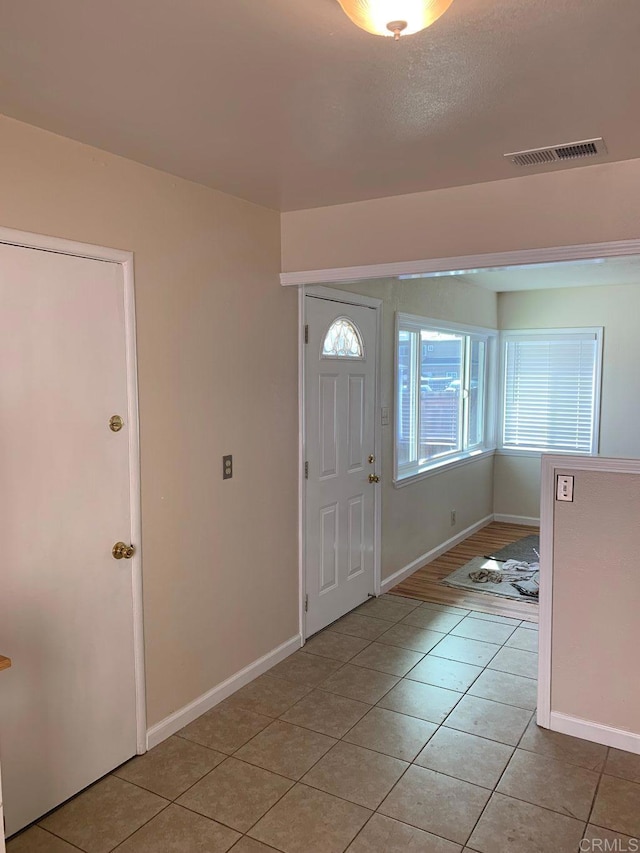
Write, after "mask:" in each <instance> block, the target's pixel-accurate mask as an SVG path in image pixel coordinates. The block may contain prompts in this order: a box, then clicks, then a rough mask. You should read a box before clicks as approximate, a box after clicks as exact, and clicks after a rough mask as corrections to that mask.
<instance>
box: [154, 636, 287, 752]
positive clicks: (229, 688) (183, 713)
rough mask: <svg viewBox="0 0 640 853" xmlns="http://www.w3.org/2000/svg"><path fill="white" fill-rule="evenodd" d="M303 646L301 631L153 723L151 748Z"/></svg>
mask: <svg viewBox="0 0 640 853" xmlns="http://www.w3.org/2000/svg"><path fill="white" fill-rule="evenodd" d="M301 646H302V638H301V637H300V634H296V636H295V637H291V639H290V640H287V641H286V642H285V643H282V645H280V646H278V647H277V648H275V649H272V650H271V651H270V652H268V653H267V654H266V655H263V656H262V657H261V658H258V660H254V661H253V663H250V664H249V666H245V668H244V669H241V670H240V672H236V673H235V675H232V676H231V677H230V678H227V680H226V681H223V682H221V683H220V684H218V685H216V686H215V687H214V688H212V689H211V690H208V691H207V692H206V693H203V694H202V696H199V697H198V698H197V699H194V701H193V702H190V703H189V704H188V705H185V706H184V707H183V708H180V709H179V710H178V711H174V713H173V714H169V716H168V717H165V718H164V720H160V722H159V723H156V724H155V725H154V726H151V728H150V729H148V731H147V749H152V748H153V747H154V746H157V745H158V744H159V743H162V741H163V740H166V739H167V738H168V737H171V735H173V734H175V733H176V732H177V731H179V730H180V729H181V728H183V727H184V726H186V725H188V724H189V723H192V722H193V721H194V720H195V719H197V718H198V717H199V716H200V715H201V714H204V713H205V711H210V710H211V708H213V707H214V706H215V705H217V704H218V703H219V702H222V700H223V699H226V698H227V697H228V696H231V694H232V693H235V692H236V690H239V689H240V688H241V687H244V686H245V684H248V683H249V682H250V681H253V679H254V678H257V677H258V676H259V675H262V674H263V673H264V672H266V671H267V670H269V669H271V667H272V666H275V665H276V664H277V663H280V661H282V660H284V659H285V658H286V657H289V655H291V654H293V652H295V651H297V650H298V649H299V648H301Z"/></svg>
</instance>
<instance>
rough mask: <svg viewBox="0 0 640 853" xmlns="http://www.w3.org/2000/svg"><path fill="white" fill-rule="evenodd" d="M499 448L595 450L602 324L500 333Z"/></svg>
mask: <svg viewBox="0 0 640 853" xmlns="http://www.w3.org/2000/svg"><path fill="white" fill-rule="evenodd" d="M502 348H503V413H502V448H503V449H505V450H513V451H517V450H521V451H532V452H540V451H547V452H548V451H557V452H562V453H583V454H593V453H597V452H598V429H599V415H600V411H599V410H600V377H601V372H602V370H601V365H602V355H601V353H602V329H601V328H594V329H566V330H565V329H558V330H556V329H554V330H545V331H531V332H524V331H523V332H503V334H502Z"/></svg>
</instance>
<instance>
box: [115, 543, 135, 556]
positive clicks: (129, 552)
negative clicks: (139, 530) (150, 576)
mask: <svg viewBox="0 0 640 853" xmlns="http://www.w3.org/2000/svg"><path fill="white" fill-rule="evenodd" d="M135 552H136V549H135V548H134V546H133V545H125V543H124V542H116V544H115V545H114V546H113V548H112V549H111V553H112V554H113V556H114V559H116V560H123V559H124V560H130V559H131V558H132V557H133V555H134V554H135Z"/></svg>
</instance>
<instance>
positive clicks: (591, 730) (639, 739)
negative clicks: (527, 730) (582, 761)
mask: <svg viewBox="0 0 640 853" xmlns="http://www.w3.org/2000/svg"><path fill="white" fill-rule="evenodd" d="M549 728H550V729H551V731H553V732H562V734H564V735H573V737H579V738H582V739H583V740H590V741H593V742H594V743H602V744H604V745H605V746H613V747H615V748H616V749H622V750H624V751H625V752H634V753H636V754H637V755H640V734H634V733H633V732H629V731H626V729H614V728H612V727H611V726H604V725H602V723H593V722H591V721H590V720H581V719H580V718H579V717H571V716H569V715H568V714H560V713H559V712H558V711H552V712H551V714H550V717H549Z"/></svg>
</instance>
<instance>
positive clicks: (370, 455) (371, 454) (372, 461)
mask: <svg viewBox="0 0 640 853" xmlns="http://www.w3.org/2000/svg"><path fill="white" fill-rule="evenodd" d="M375 461H376V457H375V456H374V455H373V453H370V454H369V465H373V463H374V462H375Z"/></svg>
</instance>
